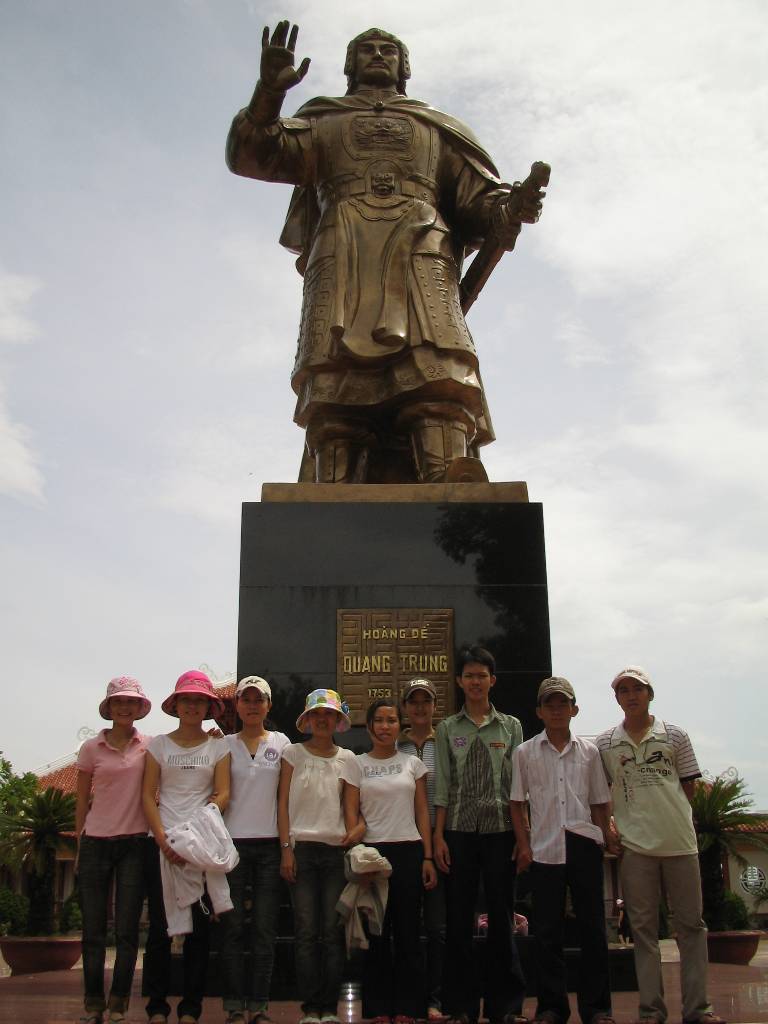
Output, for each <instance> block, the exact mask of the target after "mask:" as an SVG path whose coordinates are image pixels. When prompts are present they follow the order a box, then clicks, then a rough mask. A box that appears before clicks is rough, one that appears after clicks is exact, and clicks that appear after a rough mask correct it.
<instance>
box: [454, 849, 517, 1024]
mask: <svg viewBox="0 0 768 1024" xmlns="http://www.w3.org/2000/svg"><path fill="white" fill-rule="evenodd" d="M445 841H446V842H447V844H448V849H449V851H450V855H451V871H450V874H449V875H448V877H447V882H446V888H447V909H448V928H447V936H446V958H445V959H446V963H445V973H444V976H443V1000H444V1003H443V1008H444V1010H445V1011H446V1012H447V1013H448V1014H450V1016H452V1017H458V1016H459V1015H460V1014H466V1015H467V1016H468V1017H469V1019H470V1020H471V1021H476V1020H477V1019H478V1018H479V1016H480V997H481V995H482V996H484V1009H485V1013H484V1016H486V1017H487V1018H488V1019H489V1020H490V1021H491V1024H496V1022H497V1021H501V1020H503V1018H504V1017H505V1016H506V1015H507V1014H508V1013H514V1014H519V1013H520V1012H521V1010H522V1006H523V998H524V996H525V978H524V977H523V969H522V967H521V965H520V956H519V954H518V952H517V946H516V945H515V940H514V937H513V935H512V922H511V920H510V912H509V905H510V902H511V897H512V893H513V891H514V885H515V863H514V861H513V860H512V851H513V849H514V846H515V834H514V832H512V831H507V832H490V833H480V832H457V831H447V832H446V833H445ZM481 877H482V880H483V888H484V890H485V901H486V909H487V911H488V936H487V938H486V940H485V971H484V974H485V978H484V980H483V979H481V978H480V977H479V972H476V971H475V969H474V968H475V964H474V957H473V955H472V946H473V943H472V937H473V934H474V925H475V904H476V902H477V893H478V889H479V886H480V879H481Z"/></svg>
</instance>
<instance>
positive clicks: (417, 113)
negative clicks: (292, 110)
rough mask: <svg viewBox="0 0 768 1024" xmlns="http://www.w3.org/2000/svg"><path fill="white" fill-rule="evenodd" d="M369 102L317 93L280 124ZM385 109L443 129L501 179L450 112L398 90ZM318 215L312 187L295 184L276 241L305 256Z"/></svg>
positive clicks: (296, 124)
mask: <svg viewBox="0 0 768 1024" xmlns="http://www.w3.org/2000/svg"><path fill="white" fill-rule="evenodd" d="M373 105H374V100H373V99H372V98H371V96H370V95H368V94H354V93H353V94H352V95H351V96H338V97H335V96H317V97H315V99H312V100H309V101H308V102H307V103H305V104H304V105H303V106H302V107H300V108H299V109H298V110H297V111H296V114H295V115H294V117H293V118H285V119H284V120H283V124H284V125H285V126H286V127H287V128H288V129H289V130H290V129H298V128H302V127H304V126H305V125H306V122H305V121H304V120H303V119H305V118H310V117H319V116H328V115H330V114H339V113H345V112H346V111H349V110H370V109H371V108H372V107H373ZM386 111H393V112H397V111H404V112H407V113H408V114H410V115H411V117H415V118H418V120H420V121H424V122H425V123H426V124H429V125H431V126H432V127H434V128H437V129H438V131H440V132H443V133H445V134H446V135H448V136H449V137H450V139H451V140H452V141H453V142H454V143H455V144H456V145H457V147H458V148H459V149H460V150H461V151H462V153H463V155H464V157H465V158H466V159H467V161H468V162H469V163H470V164H471V165H472V166H473V167H474V168H475V170H476V171H477V172H478V173H479V174H481V175H482V176H483V177H484V178H487V179H488V180H489V181H491V182H493V183H494V184H500V183H501V179H500V178H499V172H498V171H497V170H496V166H495V164H494V162H493V160H492V159H491V157H490V155H489V154H488V153H487V152H486V151H485V150H484V149H483V147H482V146H481V145H480V143H479V142H478V140H477V138H476V137H475V134H474V132H473V131H472V129H471V128H468V127H467V125H465V124H463V123H462V122H461V121H459V120H458V119H457V118H455V117H451V115H450V114H445V113H443V111H442V110H437V109H436V108H435V107H430V105H429V104H428V103H424V102H423V101H422V100H414V99H411V98H410V97H409V96H401V95H399V94H397V95H394V96H388V97H387V98H386V100H385V101H384V108H383V111H382V112H386ZM319 217H320V211H319V209H318V206H317V198H316V195H315V190H314V188H312V187H310V186H306V185H300V186H298V187H297V188H295V189H294V190H293V195H292V197H291V202H290V205H289V207H288V214H287V216H286V219H285V227H284V228H283V232H282V234H281V236H280V244H281V245H283V246H285V248H286V249H290V250H291V252H295V253H298V254H299V256H300V257H302V256H303V257H304V259H306V258H307V256H308V253H307V252H306V247H307V244H308V243H309V241H310V239H311V238H312V236H313V234H314V229H315V227H316V226H317V223H318V220H319ZM302 262H303V261H302V259H301V258H300V259H299V260H298V261H297V267H298V268H299V271H300V272H303V266H302Z"/></svg>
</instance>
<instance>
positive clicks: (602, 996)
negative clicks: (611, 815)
mask: <svg viewBox="0 0 768 1024" xmlns="http://www.w3.org/2000/svg"><path fill="white" fill-rule="evenodd" d="M566 887H567V888H568V889H570V891H571V902H572V904H573V911H574V914H575V915H576V927H577V930H578V934H579V946H580V957H579V981H578V987H577V999H578V1007H579V1016H580V1017H581V1020H582V1022H583V1024H590V1021H591V1020H592V1018H593V1017H594V1016H595V1015H596V1014H607V1015H609V1016H610V1013H611V986H610V979H609V974H608V942H607V940H606V935H605V908H604V905H603V848H602V847H601V846H598V844H597V843H595V842H593V841H592V840H591V839H587V838H586V837H585V836H578V835H575V834H574V833H573V832H566V834H565V864H541V863H539V862H537V861H534V862H533V864H532V865H531V888H532V895H533V923H534V934H535V939H536V965H537V990H536V991H537V995H538V1005H537V1007H536V1016H537V1017H538V1016H539V1015H540V1014H541V1013H543V1012H545V1011H549V1012H551V1013H555V1014H556V1015H557V1017H558V1019H559V1020H560V1022H561V1024H565V1022H566V1021H567V1020H568V1017H569V1016H570V1012H571V1010H570V1005H569V1003H568V989H567V985H566V975H565V956H564V954H563V939H564V934H565V891H566Z"/></svg>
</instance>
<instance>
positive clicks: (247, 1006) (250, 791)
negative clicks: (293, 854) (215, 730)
mask: <svg viewBox="0 0 768 1024" xmlns="http://www.w3.org/2000/svg"><path fill="white" fill-rule="evenodd" d="M271 707H272V690H271V688H270V686H269V683H268V682H267V681H266V679H262V678H261V677H260V676H246V677H245V678H244V679H241V680H240V682H239V683H238V684H237V689H236V690H235V708H236V710H237V715H238V718H239V719H240V721H241V722H242V728H241V729H240V731H239V732H237V733H235V734H234V735H232V736H225V737H224V742H225V743H226V744H227V746H228V747H229V752H230V759H231V760H230V767H231V777H232V786H231V794H230V800H229V805H228V806H227V810H226V813H225V814H224V822H225V824H226V826H227V828H228V829H229V834H230V835H231V836H232V840H233V842H234V844H235V847H236V848H237V852H238V854H239V855H240V862H239V864H238V865H237V867H235V868H233V870H232V871H230V873H229V874H228V875H227V879H228V881H229V891H230V895H231V897H232V902H233V904H234V908H235V909H234V911H233V912H232V913H231V914H224V915H223V917H222V918H221V943H220V960H221V983H222V993H223V1004H224V1009H225V1010H226V1012H227V1022H228V1024H245V1022H246V1020H248V1019H249V1017H250V1021H251V1022H252V1024H271V1022H270V1019H269V1017H268V1016H267V1009H268V1006H269V989H270V985H271V982H272V965H273V963H274V954H275V939H276V936H277V918H278V913H279V910H280V889H281V886H280V841H279V839H278V837H277V783H278V780H279V778H280V758H281V755H282V753H283V751H284V750H285V748H286V747H287V746H289V745H290V742H291V741H290V740H289V739H288V737H287V736H286V735H285V734H284V733H282V732H274V731H273V730H271V729H268V728H267V725H266V717H267V715H268V714H269V710H270V708H271ZM248 887H250V899H251V901H252V909H251V911H250V913H248V911H247V910H246V906H245V902H246V890H247V888H248ZM248 917H250V924H248V925H246V918H248ZM246 951H249V952H250V957H251V965H250V966H251V969H250V974H249V976H248V977H246V975H245V969H244V956H243V954H244V953H245V952H246Z"/></svg>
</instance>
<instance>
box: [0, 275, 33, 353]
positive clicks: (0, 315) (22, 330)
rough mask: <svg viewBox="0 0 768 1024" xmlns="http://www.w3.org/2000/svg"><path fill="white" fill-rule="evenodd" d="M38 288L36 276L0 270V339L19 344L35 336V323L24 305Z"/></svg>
mask: <svg viewBox="0 0 768 1024" xmlns="http://www.w3.org/2000/svg"><path fill="white" fill-rule="evenodd" d="M39 288H40V281H38V280H37V278H34V277H30V276H28V275H25V274H9V273H6V272H4V271H2V270H0V341H2V342H6V343H7V344H20V343H23V342H27V341H31V340H32V339H33V338H35V337H37V334H38V327H37V324H36V323H35V322H34V320H32V318H31V317H30V316H29V315H28V314H27V311H26V306H27V304H28V303H29V302H30V300H31V298H32V296H33V295H34V294H35V292H37V291H38V290H39Z"/></svg>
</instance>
